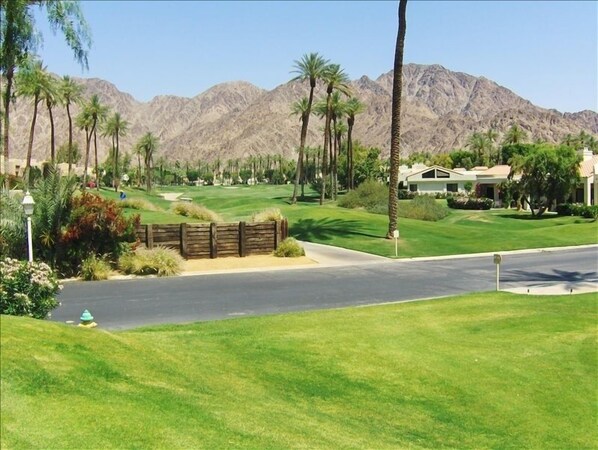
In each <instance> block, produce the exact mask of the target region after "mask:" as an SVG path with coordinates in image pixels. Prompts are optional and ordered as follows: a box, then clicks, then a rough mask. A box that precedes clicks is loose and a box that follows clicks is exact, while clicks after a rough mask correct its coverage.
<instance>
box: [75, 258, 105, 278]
mask: <svg viewBox="0 0 598 450" xmlns="http://www.w3.org/2000/svg"><path fill="white" fill-rule="evenodd" d="M109 275H110V264H109V263H108V261H106V260H105V259H104V258H100V257H98V256H96V255H91V256H89V257H88V258H86V259H85V260H83V263H82V264H81V278H83V279H84V280H85V281H92V280H107V279H108V276H109Z"/></svg>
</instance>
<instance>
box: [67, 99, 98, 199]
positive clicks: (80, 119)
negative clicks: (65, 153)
mask: <svg viewBox="0 0 598 450" xmlns="http://www.w3.org/2000/svg"><path fill="white" fill-rule="evenodd" d="M75 123H76V125H77V127H78V128H79V129H80V130H85V166H84V169H83V190H85V189H86V188H87V169H88V167H89V147H90V142H91V133H90V130H91V126H92V123H93V121H92V118H91V115H90V114H89V111H88V109H87V108H86V107H84V108H83V110H82V111H81V112H80V113H79V114H78V115H77V117H76V118H75ZM72 150H73V149H72V147H71V148H70V149H69V158H70V160H71V161H72V156H71V155H70V153H71V152H72Z"/></svg>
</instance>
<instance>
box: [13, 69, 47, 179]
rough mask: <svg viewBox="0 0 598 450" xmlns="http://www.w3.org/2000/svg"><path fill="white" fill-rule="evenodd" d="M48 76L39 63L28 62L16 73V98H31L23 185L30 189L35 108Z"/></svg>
mask: <svg viewBox="0 0 598 450" xmlns="http://www.w3.org/2000/svg"><path fill="white" fill-rule="evenodd" d="M48 80H49V75H48V73H47V72H46V71H45V68H44V67H43V66H42V63H41V61H38V60H30V61H28V62H27V64H26V65H25V66H24V67H23V68H22V69H21V70H20V71H19V72H18V73H17V78H16V93H17V95H18V96H23V97H31V98H33V117H32V119H31V129H30V130H29V144H28V146H27V163H26V165H25V174H24V177H25V185H26V186H27V188H29V187H30V183H29V173H30V172H31V153H32V151H33V137H34V134H35V123H36V121H37V108H38V106H39V103H40V102H41V101H42V99H43V92H44V90H45V89H46V88H47V86H48V84H49V81H48Z"/></svg>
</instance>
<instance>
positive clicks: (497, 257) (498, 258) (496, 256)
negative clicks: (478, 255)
mask: <svg viewBox="0 0 598 450" xmlns="http://www.w3.org/2000/svg"><path fill="white" fill-rule="evenodd" d="M501 262H502V256H500V255H499V254H498V253H495V254H494V265H495V266H496V290H497V291H499V290H500V263H501Z"/></svg>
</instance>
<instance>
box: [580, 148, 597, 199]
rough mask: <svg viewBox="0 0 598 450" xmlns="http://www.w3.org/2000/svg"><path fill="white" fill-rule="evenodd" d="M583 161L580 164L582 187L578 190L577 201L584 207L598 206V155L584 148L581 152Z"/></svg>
mask: <svg viewBox="0 0 598 450" xmlns="http://www.w3.org/2000/svg"><path fill="white" fill-rule="evenodd" d="M579 153H580V154H581V157H582V161H581V163H580V164H579V175H580V177H581V182H582V187H581V188H579V189H578V190H577V193H576V198H575V200H576V201H578V202H580V203H581V202H583V204H584V205H596V204H597V203H596V202H597V200H598V155H594V154H593V153H592V151H591V150H589V149H587V148H584V149H583V150H580V151H579Z"/></svg>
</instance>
